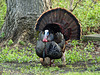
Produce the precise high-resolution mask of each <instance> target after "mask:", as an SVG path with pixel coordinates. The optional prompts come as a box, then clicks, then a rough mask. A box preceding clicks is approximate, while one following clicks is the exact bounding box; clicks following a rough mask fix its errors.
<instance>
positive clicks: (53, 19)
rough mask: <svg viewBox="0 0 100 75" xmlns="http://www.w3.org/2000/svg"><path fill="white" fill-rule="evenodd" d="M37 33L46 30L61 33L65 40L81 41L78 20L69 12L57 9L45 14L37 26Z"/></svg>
mask: <svg viewBox="0 0 100 75" xmlns="http://www.w3.org/2000/svg"><path fill="white" fill-rule="evenodd" d="M35 26H36V27H35V29H36V30H37V31H44V30H45V29H49V30H53V31H54V32H55V33H56V32H61V33H62V34H63V35H64V38H65V40H66V41H67V40H69V39H77V40H79V39H80V35H81V26H80V24H79V21H78V19H77V18H76V17H75V16H74V15H73V14H72V13H71V12H70V11H68V10H66V9H63V8H55V9H51V10H48V11H46V12H44V13H43V14H42V15H41V16H40V17H39V18H38V20H37V23H36V25H35Z"/></svg>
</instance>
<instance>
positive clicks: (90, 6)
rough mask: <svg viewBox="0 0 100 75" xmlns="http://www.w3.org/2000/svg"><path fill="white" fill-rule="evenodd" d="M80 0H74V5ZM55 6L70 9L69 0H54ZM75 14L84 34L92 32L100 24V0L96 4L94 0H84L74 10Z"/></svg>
mask: <svg viewBox="0 0 100 75" xmlns="http://www.w3.org/2000/svg"><path fill="white" fill-rule="evenodd" d="M78 1H79V0H74V4H73V7H74V6H75V5H76V2H78ZM52 3H53V8H55V7H62V8H66V9H68V5H69V1H65V0H53V2H52ZM73 14H74V15H75V16H76V17H77V18H78V19H79V22H80V23H81V27H82V31H83V34H90V33H93V31H95V30H97V28H98V27H99V26H100V1H98V2H97V3H96V4H95V3H93V2H92V0H82V1H81V2H80V3H79V4H77V7H76V8H75V10H74V11H73Z"/></svg>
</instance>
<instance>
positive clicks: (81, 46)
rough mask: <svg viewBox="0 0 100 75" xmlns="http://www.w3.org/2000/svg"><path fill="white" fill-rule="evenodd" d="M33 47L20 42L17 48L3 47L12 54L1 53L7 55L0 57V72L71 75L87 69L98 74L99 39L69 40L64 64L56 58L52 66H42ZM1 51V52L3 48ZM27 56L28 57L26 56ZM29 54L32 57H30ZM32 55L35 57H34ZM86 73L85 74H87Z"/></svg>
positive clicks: (99, 68)
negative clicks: (85, 40)
mask: <svg viewBox="0 0 100 75" xmlns="http://www.w3.org/2000/svg"><path fill="white" fill-rule="evenodd" d="M17 46H18V45H17ZM29 46H30V47H31V48H30V47H29ZM34 48H35V46H33V45H24V44H23V43H22V44H20V45H19V49H18V50H17V49H15V48H14V50H12V49H10V50H8V48H6V49H4V51H7V50H8V51H7V52H9V53H10V51H11V50H12V51H11V54H10V55H12V56H10V55H9V53H7V54H6V55H5V56H4V55H3V54H1V56H2V57H6V56H7V57H6V59H3V58H0V61H1V63H0V73H1V74H2V75H33V74H34V75H46V74H49V75H52V74H54V73H55V75H58V74H59V75H62V74H63V75H64V74H65V75H66V74H70V75H73V74H74V73H76V72H77V73H76V74H78V73H79V72H82V73H83V75H84V74H85V73H86V72H87V71H88V73H89V74H91V73H92V72H93V75H95V73H96V74H97V75H99V74H100V41H87V42H83V41H75V40H74V41H69V42H68V45H66V66H62V64H61V61H60V60H56V61H55V62H54V65H52V67H49V66H47V67H44V66H42V65H41V64H40V62H39V58H38V57H37V56H36V54H35V52H34V51H35V49H34ZM2 49H3V48H2ZM22 49H23V50H22ZM14 51H15V52H14ZM19 52H20V54H19ZM30 52H31V53H30ZM1 53H3V50H2V52H1ZM5 53H6V52H5ZM15 53H16V54H15ZM17 53H18V54H19V55H18V54H17ZM78 53H79V54H78ZM13 54H14V55H15V56H17V55H18V57H17V58H16V57H15V56H13ZM24 54H26V55H27V57H23V55H24ZM34 54H35V55H34ZM83 54H84V55H83ZM74 55H75V56H74ZM8 56H10V57H8ZM24 56H25V55H24ZM28 56H30V57H29V58H28ZM31 56H33V57H32V58H31ZM34 56H35V57H36V58H34ZM68 56H70V57H68ZM13 57H14V59H13ZM19 57H20V59H19ZM21 57H23V59H21ZM79 57H80V58H79ZM10 58H12V59H10ZM15 59H16V60H15ZM2 60H3V61H2ZM13 60H15V61H13ZM22 60H23V61H22ZM28 60H29V61H28ZM88 73H86V74H87V75H88ZM86 74H85V75H86ZM79 75H80V74H79Z"/></svg>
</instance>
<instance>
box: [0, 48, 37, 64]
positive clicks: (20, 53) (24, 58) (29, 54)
mask: <svg viewBox="0 0 100 75" xmlns="http://www.w3.org/2000/svg"><path fill="white" fill-rule="evenodd" d="M27 49H28V47H27ZM27 49H25V48H23V49H20V48H18V47H16V48H12V49H10V48H9V47H7V46H6V47H5V48H4V49H2V51H1V52H0V62H18V63H23V62H31V61H37V60H38V57H37V55H36V53H35V51H34V49H33V48H31V50H30V51H29V50H27ZM29 49H30V48H29Z"/></svg>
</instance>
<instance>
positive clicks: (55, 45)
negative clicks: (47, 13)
mask: <svg viewBox="0 0 100 75" xmlns="http://www.w3.org/2000/svg"><path fill="white" fill-rule="evenodd" d="M42 39H43V32H40V33H39V39H38V40H37V45H36V54H37V55H38V56H39V57H41V58H43V51H45V57H49V58H51V59H59V58H61V57H62V53H63V51H62V48H63V46H64V44H65V40H64V38H63V35H62V34H61V33H56V34H55V38H54V35H53V34H50V35H49V37H48V42H43V41H42Z"/></svg>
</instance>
